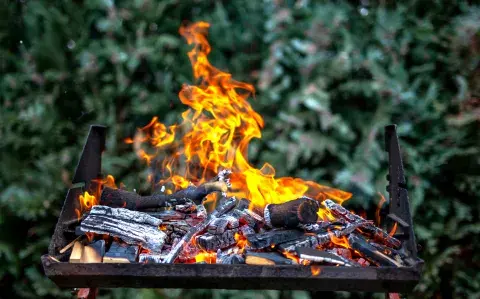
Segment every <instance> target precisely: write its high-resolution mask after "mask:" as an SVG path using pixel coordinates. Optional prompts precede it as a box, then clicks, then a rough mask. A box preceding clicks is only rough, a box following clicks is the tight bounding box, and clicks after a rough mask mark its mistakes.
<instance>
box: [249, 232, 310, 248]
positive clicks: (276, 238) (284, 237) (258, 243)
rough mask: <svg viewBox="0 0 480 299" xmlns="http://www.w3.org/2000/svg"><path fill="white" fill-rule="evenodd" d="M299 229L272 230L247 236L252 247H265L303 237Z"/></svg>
mask: <svg viewBox="0 0 480 299" xmlns="http://www.w3.org/2000/svg"><path fill="white" fill-rule="evenodd" d="M303 236H304V234H303V232H301V231H299V230H271V231H267V232H264V233H260V234H255V235H249V236H246V237H247V240H248V242H249V244H250V246H251V248H252V249H263V248H266V247H269V246H271V245H274V244H280V243H284V242H288V241H294V240H298V239H301V238H302V237H303Z"/></svg>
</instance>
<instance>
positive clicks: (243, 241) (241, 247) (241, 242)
mask: <svg viewBox="0 0 480 299" xmlns="http://www.w3.org/2000/svg"><path fill="white" fill-rule="evenodd" d="M234 238H235V241H236V244H237V245H236V246H237V247H238V253H243V252H244V251H245V247H246V246H247V245H248V240H247V238H245V236H243V235H241V234H239V233H235V235H234Z"/></svg>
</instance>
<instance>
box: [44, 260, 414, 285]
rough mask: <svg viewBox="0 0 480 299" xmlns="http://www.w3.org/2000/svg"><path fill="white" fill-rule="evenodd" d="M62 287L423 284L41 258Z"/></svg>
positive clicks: (331, 274)
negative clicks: (70, 262) (72, 261)
mask: <svg viewBox="0 0 480 299" xmlns="http://www.w3.org/2000/svg"><path fill="white" fill-rule="evenodd" d="M42 261H43V265H44V269H45V273H46V274H47V276H48V277H49V278H50V279H52V280H53V281H54V282H55V283H56V284H57V285H58V286H61V287H67V288H73V287H101V288H115V287H132V288H186V289H196V288H201V289H204V288H211V289H277V290H279V289H280V290H323V291H365V292H410V291H411V290H412V289H413V287H414V286H415V284H416V283H417V282H418V280H419V279H420V274H419V273H418V271H417V270H416V269H415V268H410V267H409V268H406V267H405V268H391V267H380V268H376V267H359V268H354V267H330V266H325V267H321V268H320V273H319V274H318V275H317V276H314V275H313V274H312V271H311V269H310V267H308V266H303V265H275V266H255V265H243V264H235V265H221V264H201V265H199V264H150V263H147V264H139V263H132V264H69V263H57V262H55V261H53V260H52V259H50V258H49V257H48V256H43V257H42Z"/></svg>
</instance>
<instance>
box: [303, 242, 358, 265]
mask: <svg viewBox="0 0 480 299" xmlns="http://www.w3.org/2000/svg"><path fill="white" fill-rule="evenodd" d="M296 252H297V255H298V257H299V258H300V259H303V260H307V261H311V262H316V263H329V264H336V265H341V266H346V267H359V265H358V264H356V263H355V262H353V261H350V260H348V259H346V258H344V257H343V256H339V255H336V254H334V253H330V252H327V251H323V250H316V249H313V248H305V247H303V248H297V249H296Z"/></svg>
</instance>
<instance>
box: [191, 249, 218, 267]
mask: <svg viewBox="0 0 480 299" xmlns="http://www.w3.org/2000/svg"><path fill="white" fill-rule="evenodd" d="M195 262H197V263H200V262H207V263H208V264H215V263H216V262H217V253H215V252H209V251H202V252H200V253H198V254H197V255H196V256H195Z"/></svg>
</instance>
